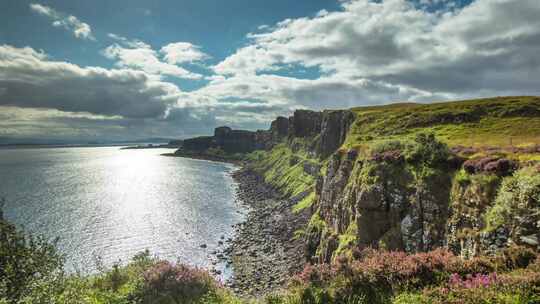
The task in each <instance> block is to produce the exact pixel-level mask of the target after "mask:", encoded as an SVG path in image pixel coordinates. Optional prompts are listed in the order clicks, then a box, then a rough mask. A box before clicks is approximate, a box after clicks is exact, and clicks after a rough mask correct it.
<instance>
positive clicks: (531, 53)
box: [0, 0, 540, 137]
mask: <svg viewBox="0 0 540 304" xmlns="http://www.w3.org/2000/svg"><path fill="white" fill-rule="evenodd" d="M455 3H457V2H455V1H446V0H421V1H416V2H411V1H406V0H382V1H368V0H349V1H341V9H339V10H338V11H321V12H319V13H317V14H315V15H314V16H312V17H304V18H296V19H287V20H283V21H281V22H279V23H277V24H274V25H268V26H262V27H260V28H259V29H258V30H259V32H258V33H254V34H248V35H247V36H246V37H247V39H248V43H247V44H246V45H245V46H243V47H241V48H239V49H238V50H236V51H234V52H233V54H232V55H230V56H229V57H227V58H224V59H223V60H222V61H221V62H219V63H218V64H216V65H215V66H213V67H212V70H213V71H214V72H215V74H213V75H205V77H204V78H205V80H206V81H207V82H208V83H207V84H206V85H204V86H203V87H201V88H198V89H196V90H193V91H190V92H184V91H180V90H179V89H178V88H177V87H176V86H175V85H174V84H172V83H168V82H166V79H167V78H165V77H164V76H173V77H177V78H182V79H201V77H202V75H199V74H196V73H192V72H190V71H188V70H186V69H185V68H183V67H182V66H181V65H182V64H187V63H191V64H192V63H201V62H203V61H204V60H206V59H208V58H209V55H207V54H205V53H204V52H203V51H202V50H201V48H200V47H198V46H195V45H193V44H191V43H188V42H175V43H170V44H168V45H165V46H163V47H162V48H156V49H154V48H152V47H151V46H150V45H148V44H147V43H145V42H143V41H140V40H134V39H127V38H125V37H121V36H118V35H115V34H109V38H111V39H113V40H114V43H112V44H111V45H110V46H109V47H107V48H106V49H105V50H104V51H103V54H104V55H106V56H107V57H108V58H110V59H112V60H115V61H116V66H117V67H119V68H121V69H113V70H108V69H101V68H93V67H79V66H76V65H73V64H69V63H65V62H55V61H51V60H50V59H49V58H48V57H47V56H46V55H45V54H44V53H41V52H37V51H35V50H34V49H31V48H13V47H9V46H3V47H0V106H1V105H14V106H18V107H24V108H25V109H33V108H47V109H57V110H59V111H62V112H69V113H90V115H94V116H96V115H98V116H99V115H101V116H107V117H115V116H119V117H120V118H116V119H112V120H105V119H95V117H94V119H90V118H88V117H78V118H73V117H70V118H65V119H63V120H62V121H61V124H64V125H65V124H68V123H75V122H77V123H80V124H81V125H84V126H87V127H86V129H88V130H90V129H92V126H95V128H94V129H95V130H98V129H99V130H101V131H99V132H102V134H107V133H111V134H112V133H113V131H114V133H115V134H129V132H130V131H129V130H133V129H136V130H138V131H139V132H140V133H139V134H147V135H150V134H153V135H156V136H157V134H158V133H159V134H160V135H159V136H163V135H164V134H171V135H174V136H178V137H185V136H189V135H201V134H208V133H210V132H211V129H212V128H214V127H215V126H217V125H224V124H226V125H231V126H233V127H238V128H250V129H256V128H263V127H267V126H268V123H269V121H270V120H271V119H273V118H275V116H277V115H288V114H290V113H291V112H292V111H293V110H294V109H297V108H310V109H327V108H332V109H334V108H348V107H353V106H358V105H373V104H384V103H389V102H395V101H422V102H430V101H435V100H437V101H440V100H445V99H458V98H466V97H479V96H494V95H537V94H540V87H538V81H537V80H538V79H539V78H540V59H539V57H538V55H537V54H538V50H539V49H540V19H539V18H538V17H537V16H539V15H540V2H538V1H537V0H475V1H473V2H472V3H471V4H469V5H467V6H465V7H459V6H457V5H456V4H455ZM427 7H429V8H427ZM303 69H306V70H308V71H309V72H307V73H306V74H302V73H300V71H301V70H303ZM71 115H72V114H70V115H68V116H71ZM81 115H86V114H81ZM51 119H53V118H51ZM53 120H54V121H55V123H60V120H59V118H58V117H56V118H54V119H53ZM83 121H84V122H83ZM98 125H100V126H104V127H103V128H105V129H100V127H98ZM96 132H97V131H96ZM145 136H146V135H145Z"/></svg>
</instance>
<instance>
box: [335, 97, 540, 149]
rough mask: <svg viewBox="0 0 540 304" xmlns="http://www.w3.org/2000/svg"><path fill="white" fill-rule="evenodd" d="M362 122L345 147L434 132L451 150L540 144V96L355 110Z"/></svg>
mask: <svg viewBox="0 0 540 304" xmlns="http://www.w3.org/2000/svg"><path fill="white" fill-rule="evenodd" d="M352 111H354V112H355V113H356V114H357V116H358V118H357V120H356V122H355V123H354V124H353V126H352V128H351V130H350V132H349V136H348V137H347V140H346V142H345V144H344V146H343V147H344V148H356V149H358V150H362V149H366V148H367V147H369V146H371V145H372V144H374V143H377V142H379V141H386V140H393V139H402V138H404V137H408V138H410V137H413V136H415V135H416V134H418V133H426V132H427V133H434V134H435V135H436V136H437V138H438V139H439V140H441V141H443V142H445V143H447V144H448V145H449V146H451V147H452V146H458V145H462V146H472V147H486V146H498V147H510V146H527V145H533V144H540V97H497V98H487V99H475V100H465V101H455V102H444V103H433V104H415V103H402V104H391V105H385V106H371V107H357V108H353V109H352Z"/></svg>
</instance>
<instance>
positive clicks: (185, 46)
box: [160, 42, 210, 64]
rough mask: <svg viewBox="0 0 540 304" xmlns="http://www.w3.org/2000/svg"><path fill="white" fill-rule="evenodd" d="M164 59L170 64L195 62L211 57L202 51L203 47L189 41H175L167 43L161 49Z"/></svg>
mask: <svg viewBox="0 0 540 304" xmlns="http://www.w3.org/2000/svg"><path fill="white" fill-rule="evenodd" d="M160 52H161V53H162V54H164V59H165V61H167V62H168V63H170V64H179V63H186V62H188V63H193V62H197V61H203V60H206V59H208V58H210V56H209V55H207V54H205V53H203V52H202V51H201V47H200V46H197V45H193V44H191V43H189V42H175V43H170V44H167V45H166V46H164V47H162V48H161V51H160Z"/></svg>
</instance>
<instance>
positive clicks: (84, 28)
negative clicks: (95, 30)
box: [30, 3, 95, 40]
mask: <svg viewBox="0 0 540 304" xmlns="http://www.w3.org/2000/svg"><path fill="white" fill-rule="evenodd" d="M30 9H31V10H32V11H34V12H36V13H38V14H40V15H43V16H46V17H48V18H49V19H51V20H52V21H53V23H52V25H53V26H55V27H61V28H64V29H66V30H68V31H70V32H72V33H73V35H75V37H77V38H80V39H89V40H95V38H94V36H93V35H92V29H91V27H90V25H88V24H87V23H84V22H82V21H81V20H79V19H78V18H77V17H75V16H72V15H66V14H64V13H61V12H58V11H56V10H55V9H53V8H51V7H48V6H45V5H42V4H38V3H32V4H30Z"/></svg>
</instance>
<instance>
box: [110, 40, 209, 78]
mask: <svg viewBox="0 0 540 304" xmlns="http://www.w3.org/2000/svg"><path fill="white" fill-rule="evenodd" d="M108 36H109V37H110V38H112V39H114V40H116V41H118V43H114V44H112V45H110V46H108V47H107V48H106V49H105V50H103V55H104V56H105V57H107V58H109V59H113V60H116V65H117V66H119V67H128V68H133V69H139V70H142V71H144V72H146V73H148V74H150V75H154V76H157V77H160V76H161V75H168V76H174V77H178V78H183V79H201V78H202V75H200V74H197V73H192V72H190V71H188V70H186V69H184V68H182V67H180V66H178V65H176V64H174V62H173V63H169V62H164V61H162V60H161V59H160V58H159V53H158V52H156V51H155V50H154V49H152V47H151V46H150V45H149V44H146V43H144V42H142V41H140V40H129V39H127V38H125V37H122V36H118V35H115V34H111V33H109V34H108ZM165 59H166V58H165Z"/></svg>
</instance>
